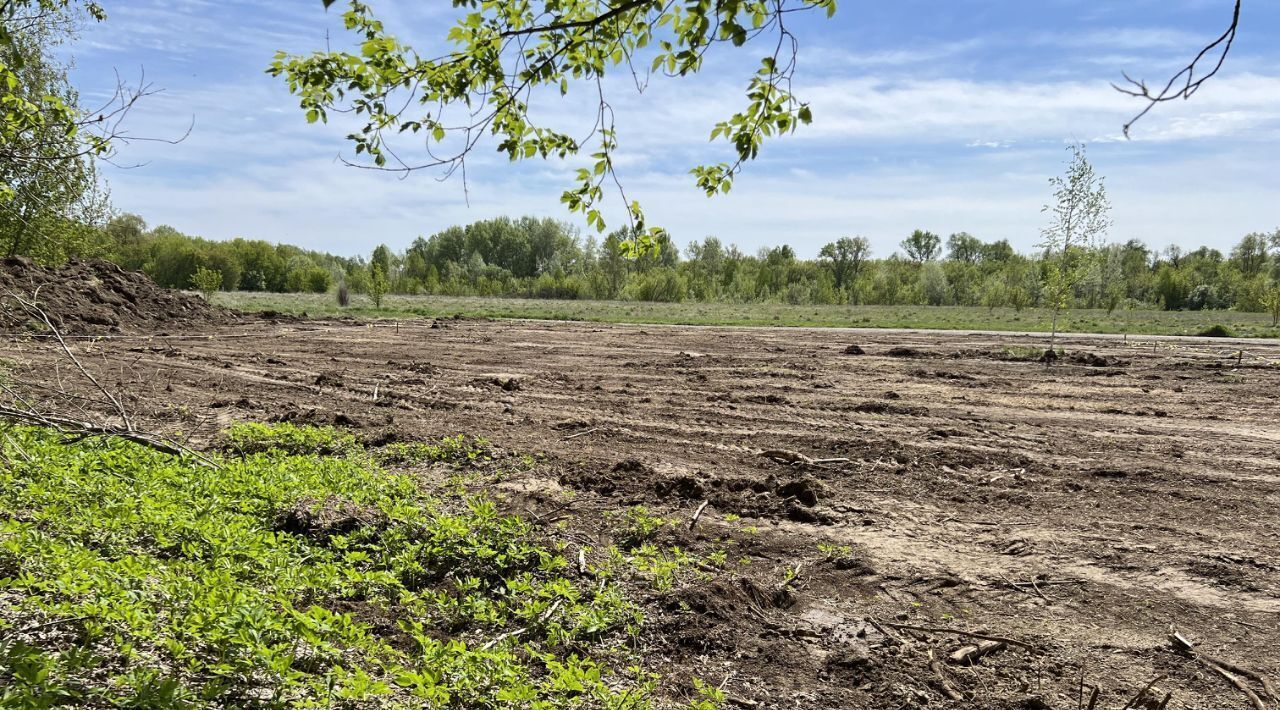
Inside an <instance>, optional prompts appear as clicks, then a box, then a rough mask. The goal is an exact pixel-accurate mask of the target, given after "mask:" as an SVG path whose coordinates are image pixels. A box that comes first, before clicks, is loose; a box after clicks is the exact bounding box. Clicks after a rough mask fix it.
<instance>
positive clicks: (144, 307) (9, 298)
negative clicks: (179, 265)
mask: <svg viewBox="0 0 1280 710" xmlns="http://www.w3.org/2000/svg"><path fill="white" fill-rule="evenodd" d="M15 296H17V297H18V298H21V299H22V300H24V301H27V302H29V303H30V302H33V301H34V302H35V303H36V305H38V306H39V308H40V309H41V310H43V311H44V312H45V314H46V315H47V316H48V317H49V320H50V321H52V322H53V324H54V326H56V327H57V328H58V329H59V330H60V331H62V332H63V333H67V334H92V335H96V334H102V333H122V332H154V331H158V330H189V329H192V328H201V327H206V326H211V325H224V324H227V323H231V322H234V321H235V320H236V316H235V314H234V313H233V312H232V311H229V310H227V309H225V308H221V307H218V306H214V305H211V304H209V303H207V302H205V300H204V299H202V298H200V297H199V296H195V295H191V294H187V293H183V292H181V291H175V290H173V289H167V288H162V287H160V286H158V285H156V283H155V282H154V281H152V280H151V279H150V278H149V277H148V276H147V275H146V274H141V273H136V272H135V273H129V272H126V271H124V270H123V269H121V268H120V267H119V266H116V265H115V264H112V263H110V262H106V261H98V260H94V261H73V262H70V263H68V264H66V265H64V266H61V267H59V268H49V267H45V266H40V265H39V264H36V263H35V262H33V261H31V260H30V259H25V258H22V257H12V258H8V259H5V260H3V261H0V328H3V330H4V331H6V332H10V333H13V332H21V331H23V330H27V329H32V330H34V331H36V332H41V331H43V330H45V329H44V326H43V325H42V324H40V318H39V316H38V315H35V314H32V313H29V312H28V311H27V309H25V308H23V307H22V305H21V304H20V303H18V301H17V300H16V299H15V298H14V297H15Z"/></svg>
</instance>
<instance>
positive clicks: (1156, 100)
mask: <svg viewBox="0 0 1280 710" xmlns="http://www.w3.org/2000/svg"><path fill="white" fill-rule="evenodd" d="M1241 1H1242V0H1236V4H1235V10H1234V11H1233V12H1232V14H1231V25H1230V26H1229V27H1227V29H1226V31H1224V32H1223V33H1222V34H1221V35H1219V36H1218V38H1217V39H1215V40H1214V41H1212V42H1210V43H1209V44H1208V45H1206V46H1205V47H1204V49H1201V50H1200V52H1199V54H1197V55H1196V56H1195V59H1192V60H1191V62H1190V63H1189V64H1187V66H1185V67H1183V68H1182V70H1181V71H1179V72H1178V73H1177V74H1174V75H1173V77H1172V78H1171V79H1169V82H1168V83H1167V84H1165V85H1164V88H1163V89H1160V90H1159V91H1153V90H1152V89H1151V87H1149V86H1147V84H1146V82H1145V81H1142V80H1140V79H1134V78H1132V77H1130V76H1129V75H1128V74H1125V75H1124V79H1125V82H1126V83H1127V84H1128V85H1127V86H1118V85H1116V84H1112V85H1111V86H1112V87H1113V88H1115V90H1116V91H1119V92H1120V93H1122V94H1126V95H1128V96H1136V97H1138V98H1140V99H1144V100H1145V101H1146V102H1147V106H1146V107H1145V108H1143V109H1142V110H1141V111H1139V112H1138V115H1136V116H1134V117H1133V118H1131V119H1129V122H1128V123H1126V124H1124V137H1125V138H1128V137H1129V129H1130V128H1132V127H1133V124H1135V123H1137V122H1138V119H1140V118H1142V117H1143V116H1145V115H1147V112H1148V111H1150V110H1151V109H1153V108H1155V106H1156V104H1160V103H1164V102H1166V101H1173V100H1174V99H1184V100H1185V99H1189V98H1191V96H1192V95H1193V94H1195V93H1196V92H1197V91H1199V90H1200V87H1201V86H1203V85H1204V82H1206V81H1208V80H1209V79H1210V78H1211V77H1213V76H1214V75H1216V74H1217V73H1218V70H1219V69H1221V68H1222V64H1223V63H1224V62H1225V61H1226V60H1227V54H1228V53H1229V52H1230V51H1231V45H1232V43H1234V42H1235V39H1236V30H1237V29H1238V28H1239V27H1240V3H1241ZM1215 50H1216V51H1217V55H1216V56H1217V59H1216V61H1214V62H1213V68H1212V69H1210V70H1209V71H1208V72H1207V73H1205V74H1203V75H1201V76H1196V70H1197V68H1198V67H1199V65H1200V62H1201V61H1203V60H1204V59H1205V58H1206V57H1210V56H1211V55H1213V54H1214V52H1215Z"/></svg>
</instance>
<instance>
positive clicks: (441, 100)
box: [268, 0, 836, 250]
mask: <svg viewBox="0 0 1280 710" xmlns="http://www.w3.org/2000/svg"><path fill="white" fill-rule="evenodd" d="M332 3H333V0H325V6H326V7H327V6H329V5H331V4H332ZM453 6H454V8H456V9H464V8H465V9H469V10H470V11H469V12H466V13H465V14H463V15H462V16H461V17H460V18H458V19H457V21H456V22H455V23H454V25H453V26H452V27H451V28H450V29H449V31H448V34H447V37H446V39H447V41H448V42H449V43H450V44H452V45H453V51H450V52H447V53H446V54H443V55H441V56H437V57H431V58H428V57H423V56H421V55H419V54H418V53H417V52H416V51H414V49H413V48H411V47H409V46H408V45H406V44H403V43H401V42H400V41H399V40H397V39H396V38H395V37H394V36H393V35H391V34H389V33H388V32H387V30H386V28H385V27H384V25H383V23H382V22H381V21H380V20H378V19H377V18H376V17H375V16H374V14H373V11H372V9H371V8H370V7H369V6H368V5H366V4H365V3H363V2H360V1H359V0H351V2H350V3H349V8H348V10H347V12H346V13H345V14H344V15H343V19H344V21H345V25H346V28H347V29H348V30H349V31H351V32H352V33H354V34H355V35H356V37H357V38H358V40H359V42H360V49H359V52H358V53H352V52H340V51H337V52H335V51H325V52H316V53H314V54H311V55H310V56H305V57H303V56H294V55H288V54H286V53H284V52H281V53H279V54H277V55H276V58H275V60H274V61H273V62H272V64H271V66H270V68H269V69H268V72H269V73H270V74H272V75H274V76H279V77H283V78H284V80H285V81H286V82H288V85H289V88H290V90H291V91H292V92H293V93H294V94H295V95H297V96H298V98H299V101H300V104H301V108H302V109H303V110H304V111H305V112H306V116H307V120H308V121H310V122H316V121H327V120H328V118H329V116H330V114H331V113H353V114H355V115H356V116H358V117H360V119H361V120H363V121H364V125H363V126H362V127H360V128H359V129H358V130H356V131H355V132H353V133H351V134H350V135H349V136H348V138H349V139H350V140H351V142H352V143H353V144H354V145H355V154H356V160H359V161H361V162H359V163H356V162H354V161H348V164H353V165H359V166H360V167H367V168H373V169H383V170H392V171H398V172H409V171H413V170H420V169H424V168H439V169H441V170H443V172H444V174H445V175H446V176H448V175H452V174H454V173H455V172H456V171H459V170H461V171H462V173H463V179H464V183H465V171H466V159H467V156H468V154H469V153H470V152H471V151H472V150H473V149H474V148H475V147H476V146H477V144H478V143H479V141H480V140H481V139H482V138H483V137H484V136H486V135H492V136H494V137H495V138H496V140H497V150H498V151H499V152H502V153H505V154H506V155H507V157H508V158H510V159H511V160H513V161H514V160H523V159H528V158H534V157H541V158H550V157H556V158H562V159H563V158H568V157H570V156H574V155H577V154H578V153H579V152H580V151H582V150H584V148H586V146H588V145H594V151H593V152H592V153H591V154H590V157H591V165H590V166H589V167H584V168H581V169H579V170H578V171H577V173H576V177H575V185H574V186H573V187H571V188H569V189H567V190H565V191H564V193H563V195H562V196H561V201H562V202H564V203H565V204H566V205H567V206H568V208H569V209H570V210H571V211H573V212H577V213H580V214H582V215H584V216H585V218H586V220H587V222H588V224H590V225H591V226H593V227H595V228H596V229H598V230H600V231H602V232H603V231H604V230H605V227H606V224H605V219H604V217H603V216H602V214H601V211H600V206H601V203H602V201H603V200H604V193H605V189H606V185H608V184H609V183H610V182H612V184H613V186H614V187H616V189H617V192H618V194H619V196H620V197H621V199H622V202H623V204H624V205H626V209H627V215H628V220H629V226H630V227H631V233H632V234H635V235H636V236H635V237H634V238H633V239H632V240H630V241H629V242H628V244H629V246H630V248H631V249H632V250H635V249H641V250H647V249H649V248H651V247H652V246H653V244H654V243H655V240H656V239H657V237H658V235H659V234H660V233H661V230H659V229H657V228H653V227H649V228H646V227H645V221H644V213H643V211H642V209H641V207H640V204H639V203H638V202H636V201H628V200H627V197H626V194H625V191H623V189H622V183H621V181H620V180H619V179H618V176H617V165H616V162H615V155H616V152H617V149H618V136H617V131H616V129H615V122H614V114H613V109H612V107H611V105H610V103H609V100H608V98H607V96H606V91H605V79H606V77H608V76H609V75H610V74H612V73H617V71H618V70H621V71H623V72H625V73H624V76H626V75H629V76H630V77H631V78H632V79H634V82H635V85H636V89H637V90H638V91H643V90H644V87H645V85H646V82H647V81H648V78H649V77H650V76H651V75H652V74H654V73H658V74H662V75H664V76H668V77H682V76H688V75H691V74H695V73H697V72H698V71H699V70H700V69H701V68H702V66H703V61H704V57H705V55H706V53H707V52H708V51H710V50H711V49H712V48H713V47H716V46H719V45H731V46H733V47H741V46H743V45H746V44H747V43H748V42H750V41H752V40H754V39H758V38H762V37H764V38H768V40H769V41H770V43H769V48H768V51H767V53H765V54H764V56H763V57H762V58H761V60H760V64H759V69H758V70H757V71H756V73H755V74H754V75H753V76H752V77H751V78H750V80H749V82H748V86H747V91H746V98H747V105H746V107H745V108H744V109H743V110H741V111H739V112H737V113H735V114H733V115H732V116H730V117H728V118H727V119H725V120H724V121H722V122H720V123H717V124H716V125H715V126H714V127H712V130H711V138H712V140H716V139H721V140H724V141H726V142H728V143H730V144H731V145H732V146H733V153H734V160H733V161H732V162H722V163H718V164H715V165H702V166H698V167H695V168H694V169H693V170H692V171H691V172H692V174H693V176H694V178H695V181H696V183H697V185H698V187H699V188H701V189H702V190H703V191H704V192H706V193H707V194H708V195H714V194H716V193H721V192H727V191H729V189H730V187H731V186H732V184H733V180H734V178H735V176H736V175H737V174H738V173H739V172H740V171H741V169H742V166H743V164H744V162H745V161H748V160H751V159H753V158H755V157H756V156H757V155H758V153H759V151H760V148H761V146H762V145H763V143H764V142H765V140H766V139H767V138H769V137H772V136H776V135H779V134H784V133H790V132H792V131H794V130H795V129H796V127H797V126H798V125H800V124H803V123H808V122H810V121H811V120H812V113H811V111H810V108H809V106H808V105H807V104H805V103H804V102H802V101H800V100H799V99H798V98H797V97H796V96H795V95H794V94H793V93H792V90H791V88H792V84H791V82H792V77H793V75H794V73H795V69H796V61H795V59H796V52H797V48H798V41H797V39H796V37H795V35H794V34H793V33H792V32H791V30H790V29H789V28H788V26H787V19H788V17H789V16H790V15H791V14H793V13H796V12H800V11H820V12H824V13H825V14H826V15H827V16H828V17H830V16H831V15H833V14H834V13H835V11H836V0H718V1H716V2H712V0H692V1H690V2H676V0H627V1H626V2H615V3H610V2H606V1H605V0H556V1H552V0H545V1H544V2H509V0H453ZM579 84H583V85H587V86H588V87H590V91H591V92H592V93H593V94H594V101H595V102H596V109H595V111H594V114H595V115H594V122H593V124H592V125H591V127H590V128H589V130H586V131H585V135H583V136H574V135H571V134H570V133H569V132H567V131H566V130H564V129H563V128H560V127H554V126H547V125H540V124H538V123H536V122H535V121H534V120H533V119H532V118H531V116H530V110H529V107H530V104H531V103H532V101H533V99H534V97H535V96H536V95H538V94H539V93H540V92H543V91H549V92H551V93H552V94H553V95H560V96H563V95H566V94H568V93H569V91H570V89H571V86H573V85H579ZM403 134H408V135H413V136H418V137H419V138H421V139H422V140H423V142H424V144H425V147H426V152H427V155H428V159H427V160H425V161H422V162H410V161H408V160H406V159H403V158H402V157H401V154H400V152H398V150H397V149H396V148H395V147H393V145H392V141H393V140H394V137H395V136H398V135H403Z"/></svg>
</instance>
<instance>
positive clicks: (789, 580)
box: [778, 562, 804, 591]
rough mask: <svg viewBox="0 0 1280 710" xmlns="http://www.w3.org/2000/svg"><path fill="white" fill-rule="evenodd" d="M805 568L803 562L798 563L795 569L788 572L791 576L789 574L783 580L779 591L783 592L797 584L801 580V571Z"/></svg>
mask: <svg viewBox="0 0 1280 710" xmlns="http://www.w3.org/2000/svg"><path fill="white" fill-rule="evenodd" d="M803 567H804V563H803V562H797V563H796V566H795V569H790V570H787V571H788V572H789V573H790V574H788V575H787V576H786V578H785V579H783V580H782V581H781V582H780V583H778V591H782V590H784V589H786V588H787V587H790V586H791V585H793V584H795V583H796V581H797V580H798V579H800V570H801V568H803Z"/></svg>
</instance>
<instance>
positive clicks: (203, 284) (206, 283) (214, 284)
mask: <svg viewBox="0 0 1280 710" xmlns="http://www.w3.org/2000/svg"><path fill="white" fill-rule="evenodd" d="M191 285H192V286H193V287H194V288H195V289H196V290H197V291H199V292H200V295H202V296H204V300H206V301H207V300H209V299H210V298H212V297H213V292H214V291H217V290H218V289H220V288H222V272H221V271H218V270H217V269H206V268H205V267H203V266H201V267H199V268H197V269H196V272H195V273H194V274H192V276H191Z"/></svg>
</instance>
